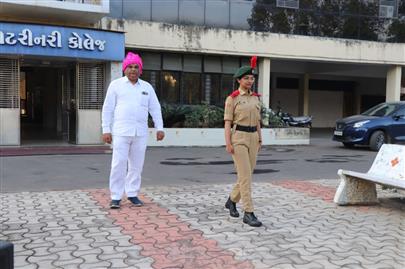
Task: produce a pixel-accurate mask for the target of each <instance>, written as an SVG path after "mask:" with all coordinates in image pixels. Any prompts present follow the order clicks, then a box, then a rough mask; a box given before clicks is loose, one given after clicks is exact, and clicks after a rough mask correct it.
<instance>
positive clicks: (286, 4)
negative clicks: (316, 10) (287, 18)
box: [277, 0, 300, 9]
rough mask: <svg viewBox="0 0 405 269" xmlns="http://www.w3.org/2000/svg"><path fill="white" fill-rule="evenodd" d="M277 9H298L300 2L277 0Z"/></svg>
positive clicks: (295, 0) (296, 0)
mask: <svg viewBox="0 0 405 269" xmlns="http://www.w3.org/2000/svg"><path fill="white" fill-rule="evenodd" d="M277 7H284V8H295V9H298V8H299V7H300V1H299V0H277Z"/></svg>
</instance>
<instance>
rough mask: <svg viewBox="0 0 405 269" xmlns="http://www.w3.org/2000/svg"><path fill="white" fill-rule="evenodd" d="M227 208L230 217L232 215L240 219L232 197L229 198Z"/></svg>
mask: <svg viewBox="0 0 405 269" xmlns="http://www.w3.org/2000/svg"><path fill="white" fill-rule="evenodd" d="M225 207H226V208H228V209H229V215H231V217H234V218H238V217H239V212H238V210H237V209H236V203H234V202H232V200H231V197H229V198H228V201H226V203H225Z"/></svg>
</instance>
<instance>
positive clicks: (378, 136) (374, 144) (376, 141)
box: [370, 131, 386, 151]
mask: <svg viewBox="0 0 405 269" xmlns="http://www.w3.org/2000/svg"><path fill="white" fill-rule="evenodd" d="M385 142H386V137H385V133H384V132H383V131H375V132H374V133H373V134H372V135H371V137H370V149H371V150H374V151H379V150H380V148H381V146H382V145H383V144H384V143H385Z"/></svg>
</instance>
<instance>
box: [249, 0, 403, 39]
mask: <svg viewBox="0 0 405 269" xmlns="http://www.w3.org/2000/svg"><path fill="white" fill-rule="evenodd" d="M404 2H405V1H401V4H400V5H401V6H400V8H399V9H400V10H401V8H402V9H404V10H405V4H404ZM299 4H300V8H299V9H291V8H280V7H277V5H276V0H257V1H256V3H255V4H254V6H253V9H252V14H251V17H250V18H249V19H248V23H249V25H250V28H251V29H252V30H255V31H266V32H273V33H285V34H302V35H315V36H327V37H342V38H351V39H362V40H378V39H379V37H381V36H383V32H384V31H385V27H386V25H387V20H383V19H380V18H379V17H378V11H379V1H369V0H300V2H299ZM394 26H395V27H394V29H392V32H393V34H394V32H398V33H402V28H401V27H400V25H398V24H394Z"/></svg>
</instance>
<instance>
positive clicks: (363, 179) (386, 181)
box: [334, 144, 405, 205]
mask: <svg viewBox="0 0 405 269" xmlns="http://www.w3.org/2000/svg"><path fill="white" fill-rule="evenodd" d="M338 175H339V176H340V178H341V181H340V185H339V187H338V189H337V190H336V194H335V198H334V202H335V203H337V204H338V205H370V204H376V203H377V202H378V199H377V190H376V183H377V184H382V185H388V186H391V187H395V188H398V189H405V146H401V145H390V144H384V145H383V146H382V147H381V148H380V150H379V151H378V154H377V156H376V157H375V159H374V162H373V165H372V166H371V168H370V170H369V171H368V172H367V173H358V172H353V171H347V170H342V169H340V170H339V171H338Z"/></svg>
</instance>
